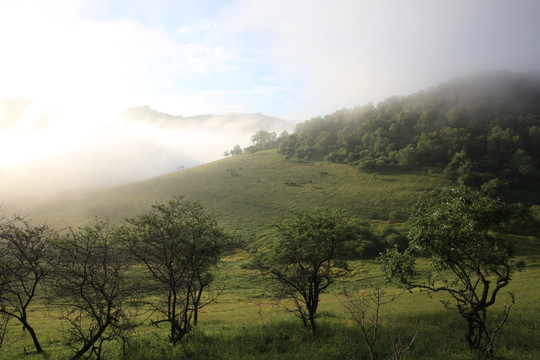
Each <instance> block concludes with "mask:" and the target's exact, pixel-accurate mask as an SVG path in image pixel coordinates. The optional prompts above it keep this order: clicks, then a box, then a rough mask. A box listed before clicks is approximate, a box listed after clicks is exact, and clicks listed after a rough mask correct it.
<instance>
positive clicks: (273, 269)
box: [253, 210, 357, 333]
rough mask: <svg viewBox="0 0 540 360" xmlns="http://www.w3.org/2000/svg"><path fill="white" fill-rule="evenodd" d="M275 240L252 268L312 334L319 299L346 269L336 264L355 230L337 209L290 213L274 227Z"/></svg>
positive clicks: (338, 263)
mask: <svg viewBox="0 0 540 360" xmlns="http://www.w3.org/2000/svg"><path fill="white" fill-rule="evenodd" d="M275 230H276V232H275V238H274V241H273V242H272V243H270V244H269V246H268V247H267V249H266V250H264V251H263V252H261V253H260V254H258V255H257V256H256V258H255V260H254V263H253V266H254V268H256V269H258V270H259V271H260V272H261V273H262V274H263V275H264V276H267V277H268V278H270V280H271V281H272V283H273V285H274V290H275V291H276V295H277V297H278V298H280V299H290V300H293V302H294V304H295V308H296V309H295V310H296V313H297V314H298V316H299V317H300V318H301V319H302V321H303V323H304V325H305V326H310V327H311V330H312V332H313V333H315V332H316V329H317V328H316V324H315V314H316V312H317V308H318V305H319V296H320V295H321V294H322V293H324V292H325V291H326V290H327V289H328V287H329V286H330V285H331V284H332V283H334V281H335V280H336V278H337V277H339V276H340V275H343V274H344V272H345V271H346V270H347V267H346V263H345V262H343V261H340V259H341V258H342V257H343V255H344V253H343V252H344V249H345V243H346V242H347V241H351V240H353V239H355V238H356V236H357V233H356V231H355V230H356V228H355V226H354V224H353V223H351V222H349V221H348V220H347V219H346V217H345V214H344V213H343V212H340V211H338V210H320V211H318V212H315V213H313V214H309V213H306V212H297V213H293V214H292V216H290V217H289V218H287V219H285V220H283V221H282V222H279V223H277V224H276V226H275Z"/></svg>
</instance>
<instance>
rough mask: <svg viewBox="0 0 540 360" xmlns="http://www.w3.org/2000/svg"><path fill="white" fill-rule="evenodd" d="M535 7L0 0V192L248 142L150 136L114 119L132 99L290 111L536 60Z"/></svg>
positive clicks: (351, 1)
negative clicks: (202, 146)
mask: <svg viewBox="0 0 540 360" xmlns="http://www.w3.org/2000/svg"><path fill="white" fill-rule="evenodd" d="M538 14H540V1H538V0H506V1H503V0H452V1H433V0H409V1H401V0H393V1H390V0H372V1H371V0H370V1H364V0H331V1H325V0H316V1H314V0H309V1H308V0H287V1H285V0H272V1H268V0H261V1H259V0H223V1H218V0H200V1H197V0H148V1H146V0H139V1H137V0H0V176H2V178H3V179H4V180H2V178H0V185H1V187H2V188H3V189H4V190H0V197H2V196H4V197H5V196H6V195H5V194H8V193H12V192H14V191H15V187H14V185H13V183H17V182H18V183H22V184H23V185H24V187H29V186H32V184H36V189H37V190H39V191H41V190H40V189H42V188H41V187H40V186H41V185H43V186H44V188H45V187H46V188H51V189H52V188H55V186H65V185H66V184H68V183H70V184H72V185H73V184H80V186H81V187H84V186H86V185H88V184H90V183H92V182H94V180H95V181H97V179H98V178H100V179H101V180H100V181H101V183H103V184H105V183H107V181H106V179H104V178H103V176H102V175H96V172H97V173H103V172H104V171H109V172H111V171H113V170H114V171H116V172H118V173H120V174H119V175H118V176H111V180H110V181H109V183H114V182H122V181H128V180H132V179H138V178H144V177H148V176H153V175H156V174H159V173H163V172H166V171H168V170H170V168H171V160H170V159H169V160H166V159H165V158H167V159H168V158H170V157H173V155H174V154H176V155H174V156H179V157H180V154H181V155H182V156H184V157H185V158H191V159H192V160H193V163H197V162H201V163H202V162H207V161H211V160H213V159H217V158H219V157H220V156H221V154H222V153H223V150H225V149H222V148H221V149H218V148H217V145H219V146H221V147H223V146H224V145H223V144H224V139H223V137H226V139H225V140H227V139H228V140H230V144H231V147H232V146H233V145H234V144H236V143H241V142H242V141H243V143H242V145H247V143H249V135H247V134H245V133H242V132H238V131H234V130H233V129H231V130H230V132H228V133H222V134H221V136H222V141H213V140H211V139H212V138H208V136H210V137H211V136H214V135H215V134H214V135H209V134H210V133H211V129H201V131H199V132H200V134H197V129H194V130H193V131H194V134H195V135H193V136H191V137H190V138H191V140H192V142H191V143H190V144H191V147H193V146H192V145H193V142H194V141H195V139H197V141H198V142H200V143H207V144H208V145H207V147H208V151H206V152H205V151H202V150H197V154H194V153H190V152H189V148H190V146H189V145H190V144H188V143H186V141H183V143H184V144H185V145H184V146H179V145H178V146H176V147H174V146H163V144H162V138H160V137H159V136H170V134H168V135H167V134H163V133H160V135H159V136H158V137H154V138H151V137H150V135H148V134H146V135H145V134H140V133H136V132H135V130H134V129H127V128H126V119H125V118H124V117H123V116H122V110H123V109H125V108H129V107H135V106H142V105H149V106H151V107H152V108H153V109H156V110H158V111H161V112H165V113H169V114H172V115H183V116H189V115H197V114H228V113H263V114H265V115H269V116H275V117H279V118H281V119H284V120H287V121H290V122H291V123H295V122H300V121H305V120H308V119H310V118H312V117H316V116H321V115H325V114H329V113H332V112H334V111H336V110H338V109H341V108H345V107H347V108H350V107H354V106H356V105H363V104H366V103H368V102H372V103H374V104H376V103H377V102H379V101H382V100H384V99H385V98H387V97H390V96H393V95H407V94H410V93H412V92H416V91H418V90H421V89H424V88H427V87H430V86H435V85H437V84H439V83H441V82H444V81H447V80H449V79H450V78H453V77H456V76H461V75H466V74H469V73H472V72H476V71H484V70H503V69H505V70H510V71H530V70H538V68H539V65H538V64H539V59H540V41H538V38H539V35H540V22H539V21H537V17H538ZM145 136H146V137H145ZM205 136H206V137H205ZM134 139H135V140H134ZM209 139H210V140H209ZM242 139H245V140H242ZM179 142H182V141H179ZM212 144H216V146H214V148H212ZM143 145H144V146H143ZM210 148H212V149H210ZM152 149H153V150H152ZM173 150H174V151H173ZM167 151H169V152H167ZM165 153H166V154H167V155H161V156H162V157H161V158H159V159H158V160H159V161H157V160H156V157H155V156H158V157H159V156H160V155H159V154H165ZM171 154H172V155H171ZM143 158H144V159H147V160H146V162H145V161H143ZM161 161H162V162H163V164H164V165H163V166H161V167H160V166H157V165H156V164H160V163H161ZM177 162H178V161H177ZM135 163H137V164H138V165H137V166H135V167H133V164H135ZM77 164H78V165H77ZM119 164H124V165H125V166H124V167H122V166H120V165H119ZM149 164H153V165H154V166H151V168H152V169H151V170H147V171H144V169H145V167H146V166H147V165H149ZM128 166H131V167H130V168H129V169H135V170H129V169H128ZM43 171H45V172H46V176H43V175H40V176H37V177H38V178H40V179H37V178H36V174H38V173H39V174H43ZM122 173H125V174H126V175H125V176H122ZM8 179H9V180H8ZM23 179H24V181H23ZM62 179H64V180H62ZM92 179H94V180H92ZM98 182H99V181H98ZM45 183H47V185H46V186H45V185H44V184H45ZM85 184H86V185H85ZM38 185H39V186H38ZM2 191H3V193H2ZM26 192H27V191H26ZM8 195H9V194H8Z"/></svg>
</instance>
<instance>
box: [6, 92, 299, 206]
mask: <svg viewBox="0 0 540 360" xmlns="http://www.w3.org/2000/svg"><path fill="white" fill-rule="evenodd" d="M73 119H77V121H74V120H73ZM292 126H293V125H292V124H290V123H287V122H285V121H283V120H280V119H277V118H271V117H266V116H264V115H262V114H227V115H205V116H196V117H181V116H177V117H174V116H171V115H169V114H164V113H160V112H157V111H155V110H153V109H151V108H150V107H148V106H146V107H140V108H132V109H123V110H118V111H112V110H111V111H109V112H104V111H95V110H91V109H78V110H77V111H76V112H74V113H67V112H62V111H61V110H60V109H51V108H47V107H45V106H42V105H40V104H38V103H35V102H33V101H31V100H20V99H19V100H3V101H1V102H0V129H1V132H0V153H1V154H2V156H1V157H0V171H1V174H2V176H1V177H0V198H1V199H3V200H4V201H6V202H9V201H11V200H14V199H20V198H25V199H34V200H39V199H47V198H50V197H51V196H54V195H56V194H58V193H64V192H70V191H77V190H89V189H96V188H100V187H106V186H113V185H117V184H122V183H126V182H131V181H137V180H141V179H145V178H149V177H152V176H157V175H161V174H165V173H169V172H173V171H179V170H183V169H187V168H189V167H192V166H196V165H200V164H203V163H206V162H210V161H214V160H216V159H220V158H222V157H223V152H224V151H225V150H227V149H231V148H232V147H233V146H234V145H235V144H240V145H241V146H242V147H245V146H248V145H250V137H251V135H253V134H254V133H255V132H256V131H258V130H260V129H264V130H268V131H276V132H278V133H279V132H281V131H283V130H289V131H290V130H291V127H292Z"/></svg>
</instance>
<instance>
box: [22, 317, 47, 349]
mask: <svg viewBox="0 0 540 360" xmlns="http://www.w3.org/2000/svg"><path fill="white" fill-rule="evenodd" d="M21 322H22V323H23V326H24V328H25V329H26V330H28V332H29V333H30V336H31V337H32V341H34V346H35V347H36V352H37V353H38V354H41V353H42V352H43V348H42V347H41V345H40V343H39V341H38V338H37V335H36V332H35V331H34V329H33V328H32V327H31V326H30V325H28V323H27V322H26V320H24V321H23V320H21Z"/></svg>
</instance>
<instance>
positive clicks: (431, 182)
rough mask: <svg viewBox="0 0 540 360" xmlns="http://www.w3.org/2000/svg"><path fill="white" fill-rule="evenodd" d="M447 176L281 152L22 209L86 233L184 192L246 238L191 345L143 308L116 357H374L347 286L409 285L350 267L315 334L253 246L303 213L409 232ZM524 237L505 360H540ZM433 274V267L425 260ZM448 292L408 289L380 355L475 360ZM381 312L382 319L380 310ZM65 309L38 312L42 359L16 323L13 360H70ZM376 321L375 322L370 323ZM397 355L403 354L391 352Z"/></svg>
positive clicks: (533, 274) (383, 334) (41, 305)
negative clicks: (266, 275) (261, 272)
mask: <svg viewBox="0 0 540 360" xmlns="http://www.w3.org/2000/svg"><path fill="white" fill-rule="evenodd" d="M445 183H446V180H444V178H443V176H442V175H441V173H440V171H437V170H436V169H423V170H419V171H410V172H405V173H398V172H383V173H377V174H370V173H362V172H359V171H358V170H357V169H356V168H354V167H353V166H347V165H339V164H333V163H327V162H302V161H288V160H284V159H283V158H282V157H281V156H279V155H278V154H277V153H276V151H275V150H269V151H261V152H257V153H255V154H244V155H240V156H233V157H230V158H226V159H222V160H219V161H216V162H213V163H209V164H205V165H201V166H198V167H195V168H191V169H186V170H182V171H178V172H175V173H171V174H167V175H164V176H160V177H157V178H153V179H149V180H145V181H140V182H137V183H133V184H128V185H123V186H118V187H116V188H113V189H109V190H103V191H100V192H94V193H88V194H77V195H66V196H65V197H64V198H61V199H59V200H58V199H57V200H55V201H50V202H47V203H40V204H32V205H27V206H26V207H25V206H22V205H21V206H20V207H18V208H14V209H11V208H9V205H8V204H5V205H4V208H3V209H4V211H12V210H16V211H17V212H19V213H21V214H27V215H28V217H29V218H32V219H33V221H34V222H43V221H46V222H47V223H48V224H50V225H53V226H56V227H63V226H65V225H66V224H68V225H71V226H75V227H77V226H80V225H84V224H86V223H88V222H89V221H91V220H92V219H93V218H96V217H97V218H101V219H103V218H109V219H111V220H112V221H113V222H116V221H120V220H122V219H123V218H125V217H131V216H135V215H138V214H141V213H144V212H146V211H148V209H149V208H150V205H151V204H152V203H153V202H165V201H167V200H169V199H170V198H171V197H172V196H175V195H179V194H183V195H184V196H185V197H186V199H187V200H191V201H193V200H196V201H200V202H201V203H202V204H203V206H204V207H205V208H206V209H207V210H209V211H210V212H211V213H213V214H214V215H215V216H216V218H217V219H218V223H219V224H220V225H221V226H222V227H224V228H225V229H226V230H228V231H229V232H231V233H233V234H236V235H238V236H239V237H240V238H241V239H242V240H243V241H244V244H245V246H244V249H237V250H235V251H234V252H232V253H230V254H228V255H227V256H225V257H224V258H223V259H222V261H221V262H220V265H219V268H218V269H217V271H216V281H215V284H214V288H215V289H216V291H219V296H218V297H217V300H216V301H215V302H213V303H211V304H210V305H209V306H207V307H205V308H203V309H202V311H201V314H200V322H199V324H198V326H197V327H196V328H195V330H193V331H192V332H191V333H189V335H188V336H187V337H186V338H185V341H183V343H182V344H180V345H178V346H176V347H173V346H171V345H170V344H169V342H168V341H167V329H165V328H156V327H155V326H151V325H150V321H149V317H150V314H149V313H144V312H143V313H140V314H139V315H138V320H139V322H140V326H139V327H138V328H137V329H136V331H135V333H134V334H133V336H132V338H131V339H130V340H129V341H128V343H127V344H125V347H124V348H122V346H121V344H118V343H113V344H109V345H108V348H107V349H106V350H105V357H106V358H110V359H310V360H314V359H368V358H369V354H368V352H367V348H366V345H365V343H364V341H363V339H362V336H361V333H360V328H359V326H358V324H357V323H355V322H354V321H353V318H352V316H351V314H350V313H349V312H348V311H347V309H346V308H345V306H344V304H343V303H344V302H346V301H347V300H346V298H345V297H344V295H343V289H345V288H346V289H348V290H349V291H370V289H372V288H373V287H381V288H382V289H384V291H385V292H386V293H387V294H389V295H392V294H396V295H397V294H401V292H402V291H401V290H400V289H398V288H397V287H395V286H393V285H387V284H385V283H384V280H383V269H382V267H381V264H380V263H379V262H378V261H376V260H354V261H350V263H349V265H350V268H351V272H350V274H349V275H348V276H347V277H346V278H343V279H341V280H340V281H339V282H337V283H336V284H334V285H333V286H332V288H331V290H330V291H329V292H328V293H327V294H325V295H324V296H323V298H322V300H321V305H320V308H319V310H318V318H317V321H318V324H319V326H320V332H319V334H318V335H316V336H313V335H312V334H311V332H310V331H309V330H308V329H305V328H303V326H302V323H301V321H300V320H299V319H298V318H296V317H295V316H294V314H293V313H291V312H289V311H288V308H289V305H290V304H287V303H276V302H275V301H274V300H273V294H272V292H271V291H270V290H269V288H268V287H267V286H266V285H267V284H266V282H265V281H264V279H262V278H261V277H259V276H258V274H257V272H255V271H252V270H248V269H247V268H246V265H247V264H248V262H249V261H250V259H251V252H250V251H251V250H253V249H254V248H256V247H257V245H259V244H262V243H263V242H264V240H265V237H266V236H268V233H269V231H270V229H271V227H272V224H273V223H274V222H276V221H279V220H280V219H283V218H284V217H286V216H287V215H288V214H289V212H290V211H291V210H295V209H296V210H300V209H304V210H312V209H316V208H325V207H328V208H341V209H345V210H347V211H348V212H349V213H350V214H351V216H354V217H356V218H359V219H362V220H364V221H366V223H367V224H369V226H370V227H371V229H372V230H373V231H374V232H375V233H380V232H381V231H382V229H383V228H384V227H385V226H388V225H390V226H392V227H394V228H396V229H398V230H399V231H401V232H404V231H405V230H406V225H405V220H406V218H407V209H408V208H409V207H410V206H411V205H412V204H413V203H415V202H416V200H417V199H418V197H419V196H420V194H421V193H423V192H425V191H428V190H431V189H433V188H434V187H436V186H438V185H442V184H445ZM519 196H520V197H521V198H523V199H528V201H529V203H528V204H527V205H529V206H530V205H533V204H538V203H539V202H538V201H537V200H538V195H537V194H534V193H520V194H519ZM531 232H532V230H531V231H529V234H527V235H515V236H514V240H515V243H516V247H517V250H518V251H517V255H518V256H517V258H516V260H524V261H525V263H526V264H527V266H526V267H525V269H524V270H523V271H522V272H518V273H515V274H514V276H513V280H512V281H511V282H510V285H509V286H508V287H507V288H505V289H504V291H505V293H501V294H500V298H498V300H497V303H496V304H495V305H494V306H493V307H492V308H490V311H491V312H492V313H493V316H494V318H497V316H498V314H500V313H502V310H503V308H504V306H505V305H506V304H507V302H508V301H509V296H507V294H506V292H507V291H510V292H512V293H514V294H515V297H516V304H515V306H514V307H513V308H512V311H511V314H510V317H509V319H508V321H507V323H506V324H505V326H504V327H503V328H502V329H501V331H500V332H499V334H498V337H497V344H496V346H495V356H496V358H498V359H531V360H532V359H539V358H540V342H539V341H538V339H540V327H539V326H538V324H539V323H540V321H539V320H540V288H539V286H538V284H539V283H540V253H539V252H538V238H537V237H536V236H533V235H531V234H530V233H531ZM420 263H421V265H422V267H421V270H422V271H427V266H428V260H420ZM441 300H444V298H442V297H441V296H439V295H436V296H433V295H430V294H428V293H426V292H419V291H413V292H404V293H402V294H401V295H400V296H399V297H397V298H396V300H394V301H392V302H390V303H388V304H385V305H383V306H382V307H381V309H380V320H381V324H382V325H381V328H380V329H379V333H378V338H377V343H376V346H375V349H376V351H377V352H378V353H379V354H381V358H388V357H389V356H391V351H390V348H391V343H392V340H393V341H397V339H403V340H405V341H407V340H408V339H410V338H411V337H412V336H413V335H414V334H415V333H416V332H417V331H418V335H417V337H416V340H415V342H414V344H413V346H412V347H411V349H410V351H409V352H408V353H406V354H405V355H404V356H403V358H405V359H475V357H474V355H473V354H471V353H470V352H469V351H468V349H467V346H466V344H465V342H464V341H463V332H464V325H465V323H464V322H462V320H461V318H460V317H459V316H458V315H457V313H455V312H453V311H450V310H445V309H444V308H443V306H442V305H441V303H440V301H441ZM370 314H371V315H372V313H370ZM61 315H62V314H61V313H59V312H58V310H57V308H55V307H54V306H53V305H51V304H48V303H47V302H46V301H45V300H44V298H40V299H39V301H38V302H36V304H34V306H32V309H31V313H30V315H29V319H30V322H31V323H32V325H33V326H34V328H35V330H36V332H37V334H38V337H39V338H40V341H41V342H42V345H43V347H44V349H45V353H44V354H35V353H34V348H33V346H32V342H31V339H30V336H29V335H28V334H27V333H26V332H25V331H23V330H22V326H20V324H18V323H16V322H15V321H11V322H10V323H9V326H8V331H7V334H6V339H5V342H4V344H3V347H2V348H1V349H0V358H2V359H30V360H34V359H65V358H68V357H69V355H70V351H69V348H68V347H67V345H66V343H65V342H66V341H65V340H64V338H63V331H65V324H64V323H63V322H62V321H61V320H60V318H61ZM370 318H371V317H369V318H368V319H370ZM390 358H391V357H390Z"/></svg>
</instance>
